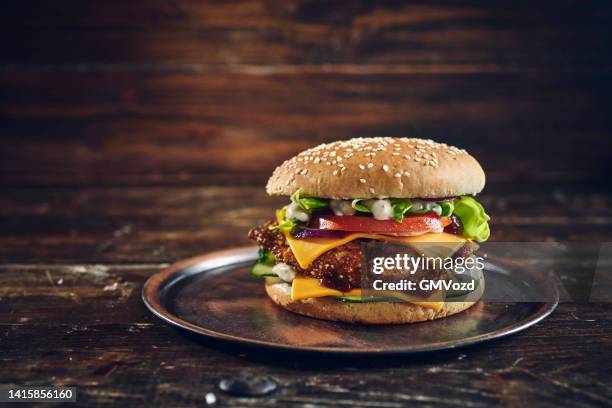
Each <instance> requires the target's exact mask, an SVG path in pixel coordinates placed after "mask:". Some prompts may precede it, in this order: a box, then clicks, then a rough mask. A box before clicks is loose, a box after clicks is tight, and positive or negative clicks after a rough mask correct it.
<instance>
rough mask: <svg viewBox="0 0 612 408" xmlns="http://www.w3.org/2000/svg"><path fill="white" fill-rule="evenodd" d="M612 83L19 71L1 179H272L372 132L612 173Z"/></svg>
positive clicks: (8, 102)
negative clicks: (321, 146)
mask: <svg viewBox="0 0 612 408" xmlns="http://www.w3.org/2000/svg"><path fill="white" fill-rule="evenodd" d="M611 79H612V78H611V77H610V75H607V74H605V75H603V74H601V75H585V76H580V77H573V76H567V75H546V76H534V77H532V76H529V75H414V74H408V75H404V74H381V75H369V74H368V75H350V74H333V73H317V74H310V73H300V72H296V73H294V74H286V75H278V74H273V75H243V74H157V73H152V74H147V75H140V74H136V73H126V72H121V73H107V74H90V73H15V74H10V75H5V76H4V78H0V87H1V88H2V94H3V98H2V102H1V103H0V113H1V114H2V115H3V117H4V122H3V123H4V131H3V141H4V142H5V145H4V147H3V149H2V151H1V152H0V166H1V167H0V168H1V169H2V171H1V172H0V182H1V183H3V184H9V185H11V184H12V185H24V184H23V183H27V184H29V185H33V186H36V185H57V184H64V185H71V184H79V185H91V184H98V185H99V184H107V185H109V184H110V185H121V184H123V185H125V184H139V183H152V184H168V183H172V184H200V185H201V184H222V183H227V182H231V183H234V184H251V185H252V184H263V183H264V182H265V180H266V179H267V178H268V177H269V174H270V173H271V171H272V170H273V169H274V167H275V166H276V165H278V164H280V163H281V162H282V161H283V160H285V159H286V158H288V157H290V156H291V155H293V154H295V153H297V152H299V151H300V150H303V149H305V148H307V147H310V146H313V145H315V144H317V143H320V142H325V141H332V140H337V139H345V138H351V137H355V136H373V135H397V136H416V137H425V138H433V139H436V140H438V141H443V142H448V143H451V144H456V145H459V146H461V147H464V148H467V149H468V150H469V151H470V152H471V153H472V154H473V155H475V157H477V158H478V159H479V160H480V161H481V163H482V164H483V166H484V168H485V170H486V172H487V176H488V178H489V180H492V181H514V182H516V181H524V180H537V181H544V182H550V181H554V182H558V181H559V180H564V181H592V180H603V178H605V174H606V173H608V172H609V171H610V163H611V160H610V159H611V153H610V152H611V151H612V149H611V146H610V143H612V142H611V141H610V140H611V139H610V138H609V137H607V136H606V134H607V132H608V130H609V129H610V127H611V123H610V121H611V118H612V115H610V112H611V111H610V108H609V104H607V102H606V96H607V92H608V89H607V88H606V87H605V86H602V84H605V83H609V82H610V80H611ZM502 152H503V153H504V154H501V153H502Z"/></svg>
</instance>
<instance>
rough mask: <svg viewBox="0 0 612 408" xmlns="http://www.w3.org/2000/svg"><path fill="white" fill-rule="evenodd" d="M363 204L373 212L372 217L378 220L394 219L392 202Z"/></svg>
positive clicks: (384, 200) (367, 202)
mask: <svg viewBox="0 0 612 408" xmlns="http://www.w3.org/2000/svg"><path fill="white" fill-rule="evenodd" d="M363 204H364V205H365V206H366V207H368V208H369V209H370V211H372V215H373V216H374V218H375V219H377V220H390V219H391V218H393V207H392V206H391V201H390V200H387V199H383V200H366V201H364V202H363Z"/></svg>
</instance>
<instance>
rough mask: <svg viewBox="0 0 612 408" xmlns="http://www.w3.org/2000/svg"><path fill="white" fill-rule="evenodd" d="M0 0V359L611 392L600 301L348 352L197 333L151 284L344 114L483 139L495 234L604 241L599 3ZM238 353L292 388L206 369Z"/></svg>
mask: <svg viewBox="0 0 612 408" xmlns="http://www.w3.org/2000/svg"><path fill="white" fill-rule="evenodd" d="M3 6H4V7H3V13H1V15H0V33H2V35H0V50H1V51H0V123H1V127H0V135H1V139H0V140H1V142H0V143H1V147H0V186H1V188H2V194H0V362H1V363H0V383H14V384H19V385H41V386H43V385H44V386H48V385H74V386H77V387H78V388H79V403H80V405H81V406H98V405H100V404H105V403H116V404H117V405H120V406H138V407H140V406H143V405H155V406H164V405H166V406H185V407H191V406H202V405H204V404H205V402H204V396H205V395H206V393H208V392H214V393H215V394H216V396H217V399H218V405H219V406H312V405H317V406H330V407H331V406H333V407H336V406H358V407H401V406H407V405H415V404H420V405H424V406H474V407H480V406H482V407H485V406H491V405H498V404H505V405H512V406H532V405H540V406H551V407H552V406H555V407H556V406H559V405H560V404H561V405H568V406H570V405H571V406H576V407H587V406H607V405H612V383H611V381H610V378H612V375H611V374H612V372H611V371H610V368H609V367H608V364H606V362H607V361H609V360H610V358H611V357H612V356H611V355H610V354H611V353H610V350H611V347H610V345H611V344H612V332H611V328H612V322H611V321H610V305H609V304H585V303H580V304H569V303H565V304H562V305H561V306H560V307H559V309H558V310H557V311H556V312H555V313H554V314H553V315H552V316H550V317H549V318H548V319H546V320H545V321H543V322H542V323H540V324H539V325H537V326H536V327H534V328H532V329H530V330H528V331H527V332H525V333H522V334H520V335H518V336H514V337H512V338H509V339H506V340H502V341H497V342H494V343H491V344H487V345H482V346H479V347H471V348H467V349H463V350H457V351H448V352H442V353H434V354H429V355H425V356H418V357H409V358H399V359H398V358H384V359H377V360H371V359H360V360H354V359H348V360H347V359H329V358H325V359H323V358H319V357H316V356H300V355H286V354H276V353H262V352H261V351H257V350H252V349H241V348H234V347H228V346H227V345H224V344H219V343H211V342H208V341H203V340H202V339H199V338H195V337H193V336H190V335H187V334H185V333H182V332H179V331H177V330H174V329H172V328H170V327H169V326H167V325H165V324H163V323H161V322H160V321H158V320H157V319H156V318H154V317H153V316H152V315H151V314H149V313H148V312H147V311H146V310H145V308H144V305H143V304H142V303H141V301H140V289H141V287H142V284H143V282H144V281H145V279H146V278H147V277H148V276H150V275H151V274H153V273H155V272H156V271H158V270H160V269H161V268H163V267H164V266H166V265H167V264H168V263H170V262H173V261H175V260H177V259H181V258H185V257H189V256H193V255H196V254H200V253H203V252H206V251H209V250H214V249H221V248H227V247H231V246H236V245H242V244H247V242H248V241H247V238H246V231H247V230H248V229H249V228H250V227H252V226H253V225H255V224H257V223H259V222H261V221H264V220H267V219H268V218H269V217H270V216H271V214H272V210H273V209H274V208H276V207H277V206H279V205H281V204H282V203H283V200H282V199H270V198H268V197H267V196H266V195H265V193H264V191H263V185H264V183H265V180H266V179H267V177H268V176H269V175H270V173H271V171H272V170H273V168H274V167H275V166H276V165H277V164H279V163H280V162H281V161H282V160H284V159H286V158H288V157H289V156H291V155H293V154H295V153H297V152H299V151H300V150H303V149H305V148H307V147H310V146H312V145H314V144H317V143H321V142H326V141H331V140H337V139H342V138H350V137H354V136H376V135H393V136H397V135H399V136H415V137H426V138H433V139H437V140H439V141H443V142H447V143H451V144H456V145H459V146H461V147H465V148H467V149H468V150H470V152H472V153H473V154H474V155H475V156H476V157H477V158H478V159H479V160H480V161H481V163H482V164H483V166H484V168H485V170H486V172H487V177H488V185H487V187H486V188H485V191H484V193H483V194H482V196H481V198H482V201H483V202H484V204H485V207H486V208H487V210H488V211H489V212H490V214H491V215H492V218H493V221H492V230H493V237H494V239H495V240H497V241H526V240H533V241H565V240H568V241H598V240H601V241H611V240H612V238H611V232H610V231H612V229H611V226H612V212H611V210H610V208H612V202H611V201H612V190H611V188H610V183H609V180H608V178H609V174H610V170H611V167H610V166H611V164H610V163H612V149H611V147H612V146H611V145H610V143H611V142H610V140H611V139H610V132H611V129H612V122H611V120H612V119H611V118H612V115H611V113H612V110H611V109H610V107H609V106H610V104H609V95H610V91H611V90H612V87H611V85H610V84H611V83H612V81H611V79H612V78H611V76H612V57H611V55H612V54H610V52H609V50H610V47H611V46H612V30H611V29H610V27H611V24H612V7H610V5H609V4H608V3H606V2H576V1H569V0H563V1H554V2H553V1H548V0H545V1H541V2H533V1H499V2H479V1H471V0H470V1H464V2H459V1H454V0H445V1H436V2H433V3H432V2H425V1H417V2H401V1H395V0H384V1H376V2H373V1H358V0H350V1H343V2H325V1H318V0H315V1H310V0H288V1H276V0H264V1H255V0H232V1H223V2H217V1H190V0H176V1H172V2H167V1H160V0H147V1H140V0H138V1H127V2H126V1H117V0H111V1H99V0H93V1H88V2H82V1H76V0H59V1H56V2H40V1H36V0H23V1H19V2H9V3H7V4H5V5H3ZM532 255H533V254H525V258H527V257H529V256H532ZM524 261H525V262H527V261H528V260H527V259H525V260H524ZM576 276H577V275H576V272H575V271H572V270H568V271H567V278H568V279H572V278H575V277H576ZM245 372H246V373H264V374H269V375H271V376H273V377H274V378H275V379H276V380H278V382H279V383H280V389H279V391H278V392H276V393H275V394H273V395H271V396H269V397H266V398H263V399H247V398H235V397H230V396H228V395H226V394H223V393H220V392H219V390H218V389H217V388H216V386H217V383H218V381H219V380H220V379H221V378H226V377H231V376H235V375H237V374H240V373H245Z"/></svg>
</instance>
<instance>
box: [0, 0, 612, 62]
mask: <svg viewBox="0 0 612 408" xmlns="http://www.w3.org/2000/svg"><path fill="white" fill-rule="evenodd" d="M551 10H554V12H551ZM611 20H612V14H611V13H610V8H609V6H608V5H607V4H605V3H597V2H590V3H587V4H582V3H575V2H573V1H554V2H553V1H542V2H537V3H534V2H530V1H513V2H507V1H504V2H486V3H479V2H467V3H465V2H464V3H457V2H455V1H438V2H436V3H435V4H431V3H429V2H425V1H418V2H410V3H405V2H397V1H385V2H377V3H373V2H369V1H350V2H348V3H347V2H343V3H342V4H341V5H340V4H339V3H333V2H328V3H326V2H311V1H305V0H299V1H295V0H292V1H266V2H262V1H252V0H244V1H231V2H221V3H219V2H211V1H206V2H192V1H188V0H181V1H177V2H173V3H172V5H168V4H167V2H164V1H159V0H154V1H130V2H124V1H90V2H88V3H87V4H83V3H81V2H79V1H75V0H62V1H58V2H54V3H53V6H51V5H49V4H45V3H44V2H43V3H41V2H37V1H32V0H27V1H20V2H18V3H13V4H12V5H11V6H10V7H9V8H8V9H7V10H6V11H5V13H3V15H2V16H0V25H1V27H3V29H4V30H5V32H6V35H3V36H0V47H1V48H2V50H3V53H2V55H1V56H0V63H3V64H4V65H5V66H9V67H10V66H13V64H28V65H29V66H30V67H31V68H38V69H48V68H49V66H50V64H51V65H52V66H54V65H60V66H66V65H68V66H70V65H72V66H74V65H75V64H79V65H80V66H81V67H82V68H84V69H94V70H95V69H99V68H102V69H117V68H120V69H126V70H129V69H140V70H155V69H159V65H162V66H164V67H165V68H166V69H179V70H180V69H200V68H202V67H208V66H224V67H227V66H235V65H244V64H247V65H266V66H267V65H284V64H300V65H319V64H349V65H371V64H374V65H376V64H394V65H404V66H412V67H414V66H423V65H424V66H429V67H435V68H436V69H438V70H441V71H444V70H446V71H447V72H463V71H465V70H466V68H467V69H468V70H471V71H472V72H515V71H517V70H518V71H529V70H534V69H536V70H544V71H559V70H566V71H581V70H582V71H584V70H594V69H595V70H598V69H605V70H609V69H610V68H611V65H610V63H611V62H612V60H611V59H610V56H609V53H608V52H607V51H608V50H609V48H610V45H611V41H612V37H611V36H610V32H609V30H608V27H609V26H610V24H612V21H611ZM15 39H19V40H18V41H16V40H15ZM584 44H589V46H588V47H585V46H584Z"/></svg>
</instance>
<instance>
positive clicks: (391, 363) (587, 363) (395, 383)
mask: <svg viewBox="0 0 612 408" xmlns="http://www.w3.org/2000/svg"><path fill="white" fill-rule="evenodd" d="M156 270H158V267H154V266H151V265H57V266H52V267H49V266H40V267H36V266H27V267H22V268H15V267H11V266H3V267H1V268H0V279H1V280H2V282H3V287H2V288H0V338H2V339H3V340H2V348H1V349H0V356H1V358H2V361H3V364H2V365H0V382H1V383H3V384H10V383H17V384H29V385H45V386H48V385H56V386H59V385H70V386H77V387H78V392H79V402H80V403H81V404H82V405H84V406H89V405H93V404H99V403H102V402H110V403H117V404H121V405H122V406H124V405H126V406H132V405H141V404H142V401H149V402H151V401H153V402H154V403H155V404H156V405H162V404H164V403H167V404H172V405H176V404H177V401H180V405H183V406H195V405H199V406H201V404H202V403H203V399H204V396H205V394H206V393H208V392H214V393H215V394H216V396H217V398H218V399H219V401H220V403H222V404H224V405H228V406H245V405H257V406H273V405H275V404H276V405H278V404H303V403H306V402H310V403H313V402H316V403H317V404H319V405H322V406H328V405H329V406H338V404H339V403H341V404H344V405H347V406H348V405H350V406H357V407H371V406H390V407H395V406H401V405H405V404H407V403H415V402H421V403H422V402H426V403H429V404H435V405H441V406H457V405H466V404H470V405H472V406H488V405H491V404H501V403H503V404H517V405H518V404H523V405H524V404H527V403H528V402H533V401H538V402H540V403H542V404H548V403H550V404H553V403H555V401H559V400H563V401H572V405H574V406H596V405H606V404H609V403H611V402H612V383H611V382H610V379H611V378H612V376H611V375H610V374H612V372H611V370H610V368H609V367H607V366H606V365H605V364H604V365H602V364H601V362H602V361H607V360H609V359H610V358H612V354H611V351H610V350H612V349H611V348H610V344H611V343H612V320H611V319H612V318H611V317H610V316H611V315H612V314H611V313H610V312H611V311H612V309H611V306H610V305H609V304H573V303H566V304H562V305H560V307H559V308H558V310H557V311H556V312H554V313H553V314H552V315H551V316H550V317H548V318H547V319H546V320H545V321H544V322H542V323H540V324H538V325H536V326H535V327H534V328H532V329H529V330H528V331H526V332H524V333H521V334H518V335H515V336H513V337H511V338H509V339H505V340H501V341H496V342H493V343H489V344H487V345H482V346H474V347H469V348H463V349H459V350H455V351H446V352H437V353H431V354H427V355H421V356H407V357H404V358H398V357H392V358H391V357H387V358H385V357H381V358H377V359H376V360H371V359H367V360H365V359H350V358H349V359H347V358H329V357H319V356H316V355H314V356H313V355H300V354H291V355H287V354H278V353H269V352H266V353H263V352H261V351H259V350H256V349H249V348H243V347H230V346H229V345H227V344H224V343H218V342H211V341H205V340H202V339H200V338H197V337H195V336H192V335H187V334H185V333H183V332H181V331H179V330H175V329H173V328H171V327H170V326H168V325H166V324H165V323H162V322H161V321H160V320H158V319H156V318H155V317H153V316H152V315H151V314H150V313H149V312H148V311H147V310H146V309H145V307H144V305H143V304H142V302H141V301H140V290H141V287H142V283H143V282H144V280H145V279H146V277H147V276H149V275H150V274H151V273H154V272H155V271H156ZM60 280H61V284H60V283H58V282H60ZM114 283H117V287H116V288H114V289H113V286H112V285H113V284H114ZM109 285H110V286H109ZM43 331H44V336H41V335H40V334H41V332H43ZM594 349H597V350H598V358H596V359H595V358H585V356H588V355H590V354H592V351H593V350H594ZM245 366H248V368H245ZM211 367H215V369H214V370H211V369H210V368H211ZM245 370H246V372H251V373H257V374H260V375H261V374H266V375H271V376H273V377H274V378H276V379H277V380H278V381H279V382H280V389H279V391H278V392H277V393H275V394H273V395H271V396H269V397H265V398H261V399H245V398H235V397H231V396H229V395H226V394H223V393H221V392H220V391H219V390H218V389H217V384H218V381H219V380H220V379H221V378H228V377H233V376H237V375H240V374H241V373H244V372H245ZM415 384H418V387H415ZM500 384H501V385H502V386H501V387H500Z"/></svg>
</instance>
